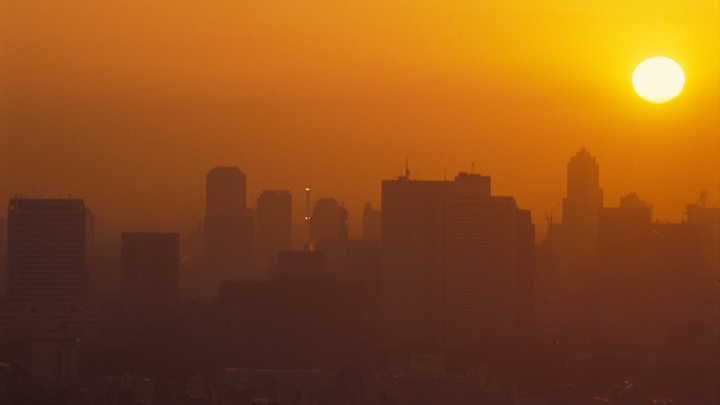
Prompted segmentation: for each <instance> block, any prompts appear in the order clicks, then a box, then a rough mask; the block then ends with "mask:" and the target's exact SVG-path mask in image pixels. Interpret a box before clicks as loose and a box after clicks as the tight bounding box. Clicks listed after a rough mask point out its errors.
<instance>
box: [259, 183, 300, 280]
mask: <svg viewBox="0 0 720 405" xmlns="http://www.w3.org/2000/svg"><path fill="white" fill-rule="evenodd" d="M291 248H292V196H291V195H290V191H288V190H263V192H262V193H261V194H260V198H258V200H257V251H258V255H257V257H258V261H257V264H258V267H259V268H260V270H261V271H266V270H268V269H271V268H274V267H276V266H275V265H276V263H277V257H278V252H281V251H286V250H290V249H291Z"/></svg>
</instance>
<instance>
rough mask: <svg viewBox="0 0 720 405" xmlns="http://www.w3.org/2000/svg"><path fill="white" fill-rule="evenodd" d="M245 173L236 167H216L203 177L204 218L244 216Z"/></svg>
mask: <svg viewBox="0 0 720 405" xmlns="http://www.w3.org/2000/svg"><path fill="white" fill-rule="evenodd" d="M245 189H246V181H245V173H243V172H242V171H241V170H240V169H238V168H237V167H229V166H217V167H214V168H213V169H212V170H210V173H208V174H207V176H206V177H205V216H220V217H240V216H243V215H245V206H246V205H245V193H246V192H245Z"/></svg>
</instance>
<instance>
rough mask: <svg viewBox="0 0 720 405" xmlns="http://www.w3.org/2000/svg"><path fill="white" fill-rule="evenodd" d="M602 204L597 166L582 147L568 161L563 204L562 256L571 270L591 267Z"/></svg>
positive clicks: (596, 248)
mask: <svg viewBox="0 0 720 405" xmlns="http://www.w3.org/2000/svg"><path fill="white" fill-rule="evenodd" d="M602 206H603V190H602V189H601V188H600V166H599V165H598V163H597V160H596V159H595V157H594V156H592V155H590V152H588V151H587V150H586V149H585V148H582V149H580V151H579V152H578V153H577V154H576V155H575V156H573V157H572V158H571V159H570V162H569V163H568V165H567V196H566V197H565V198H564V199H563V205H562V229H563V234H564V239H565V241H564V245H565V249H564V252H563V254H564V257H566V258H567V266H568V267H569V268H571V269H574V271H581V270H580V269H586V270H587V269H591V268H593V267H596V266H597V260H598V218H599V216H600V209H601V208H602Z"/></svg>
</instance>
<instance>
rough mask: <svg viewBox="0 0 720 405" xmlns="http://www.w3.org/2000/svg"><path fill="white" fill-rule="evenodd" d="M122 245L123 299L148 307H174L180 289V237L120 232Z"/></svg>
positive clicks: (171, 234) (169, 234)
mask: <svg viewBox="0 0 720 405" xmlns="http://www.w3.org/2000/svg"><path fill="white" fill-rule="evenodd" d="M121 245H122V246H121V249H122V250H121V260H120V262H121V263H120V266H121V269H122V296H123V299H124V300H125V301H126V302H128V303H130V304H132V305H134V306H144V307H147V308H150V307H153V308H167V307H171V306H173V305H174V304H176V303H177V301H178V297H179V289H180V235H178V234H177V233H152V232H133V233H123V234H122V235H121Z"/></svg>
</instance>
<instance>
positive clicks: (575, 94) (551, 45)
mask: <svg viewBox="0 0 720 405" xmlns="http://www.w3.org/2000/svg"><path fill="white" fill-rule="evenodd" d="M718 49H720V2H718V1H693V2H679V1H669V0H656V1H653V2H651V3H649V2H647V1H639V0H623V1H621V0H611V1H607V0H606V1H602V2H600V1H597V2H589V1H579V0H578V1H570V0H563V1H560V0H556V1H543V2H537V1H533V0H511V1H508V0H505V1H459V0H458V1H450V0H446V1H420V0H413V1H392V2H388V1H376V0H366V1H362V2H360V1H358V2H345V1H337V0H315V1H278V0H262V1H260V0H258V1H238V0H235V1H230V0H223V1H212V2H198V1H180V0H172V1H155V0H143V1H141V0H126V1H118V2H98V1H94V0H66V1H63V2H48V1H41V0H6V1H3V2H2V3H1V4H0V158H1V161H0V200H2V201H7V200H8V199H9V198H11V197H12V196H14V195H16V194H22V195H24V196H26V197H28V196H35V197H40V196H43V197H59V196H67V195H68V194H72V195H73V196H74V197H82V198H84V199H85V200H86V203H87V205H88V206H90V207H92V208H93V210H94V211H95V212H96V213H97V215H98V216H99V217H101V218H104V220H105V221H106V222H107V223H111V224H115V225H114V226H115V227H116V228H117V229H122V230H166V231H182V230H184V228H185V227H187V226H188V225H190V224H193V223H194V222H195V221H197V219H199V218H201V217H202V215H203V211H204V179H205V174H206V173H207V171H208V170H209V169H210V168H212V167H213V166H216V165H235V166H238V167H240V168H241V169H242V170H243V171H245V172H246V173H247V175H248V196H249V197H251V198H252V197H254V198H256V197H257V196H259V194H260V191H261V190H262V189H267V188H285V189H289V190H291V192H292V193H293V199H294V203H295V206H296V208H295V212H296V216H297V217H300V216H301V215H302V212H303V210H304V195H303V190H304V187H305V186H310V187H311V188H312V189H313V200H314V199H316V198H319V197H325V196H332V197H336V198H337V199H338V200H341V201H344V203H345V205H346V206H347V208H348V210H349V212H350V219H351V230H350V231H351V235H354V236H356V235H358V234H359V232H360V229H359V225H358V223H359V217H360V215H361V208H362V205H363V203H364V202H366V201H371V202H372V203H373V204H374V205H375V206H379V204H380V181H381V180H383V179H389V178H392V177H393V176H397V175H398V174H400V173H401V172H402V171H403V169H404V164H405V157H406V156H408V157H409V161H410V170H411V175H412V177H414V178H419V179H442V178H443V176H444V173H447V174H448V177H451V176H454V174H455V173H457V172H458V171H469V170H470V168H471V162H475V168H476V171H477V172H480V173H482V174H487V175H490V176H492V178H493V191H494V194H504V195H513V196H515V197H516V199H517V200H518V203H519V205H520V206H521V207H522V208H527V209H531V210H532V211H533V220H534V222H535V223H536V224H538V225H540V224H542V223H543V222H544V221H543V216H544V215H545V213H547V212H550V211H552V210H553V209H554V208H555V207H556V206H557V205H558V204H559V203H560V201H561V200H562V197H563V196H564V194H565V170H566V164H567V162H568V160H569V158H570V156H572V155H574V154H575V153H576V152H577V150H578V149H579V148H580V147H582V146H585V147H586V148H588V149H589V150H590V151H591V153H592V154H593V155H595V156H596V157H597V158H598V160H599V162H600V170H601V172H600V173H601V174H600V176H601V183H602V187H603V188H604V189H605V204H606V205H608V206H616V205H617V204H618V203H619V198H620V196H622V195H625V194H627V193H629V192H632V191H635V192H637V193H638V194H639V196H640V197H641V198H642V199H645V200H647V201H648V202H650V203H652V204H653V206H654V208H655V214H656V217H657V218H658V219H660V220H666V221H672V222H677V221H679V220H680V219H681V218H682V212H683V209H684V205H685V204H687V203H691V202H695V201H696V200H697V198H698V197H699V196H700V192H701V191H702V190H706V191H707V192H708V197H707V198H708V203H709V204H710V205H715V206H718V205H720V175H719V174H718V173H720V81H719V76H720V74H719V73H718V72H720V51H718ZM656 55H665V56H668V57H671V58H673V59H674V60H676V61H677V62H678V63H680V65H682V66H683V68H684V69H685V73H686V76H687V80H686V88H685V90H684V92H683V93H682V94H681V95H680V96H679V97H678V98H677V99H675V100H673V101H671V102H670V103H667V104H663V105H653V104H650V103H647V102H644V101H642V100H641V99H639V98H638V97H637V96H635V95H634V93H633V91H632V85H631V83H630V77H631V74H632V71H633V69H634V67H635V66H636V65H637V64H638V63H640V62H641V61H642V60H643V59H645V58H647V57H650V56H656ZM3 210H4V209H3ZM559 213H560V210H559V209H558V210H556V211H555V217H556V219H559V218H558V217H559ZM3 216H4V215H3Z"/></svg>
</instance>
